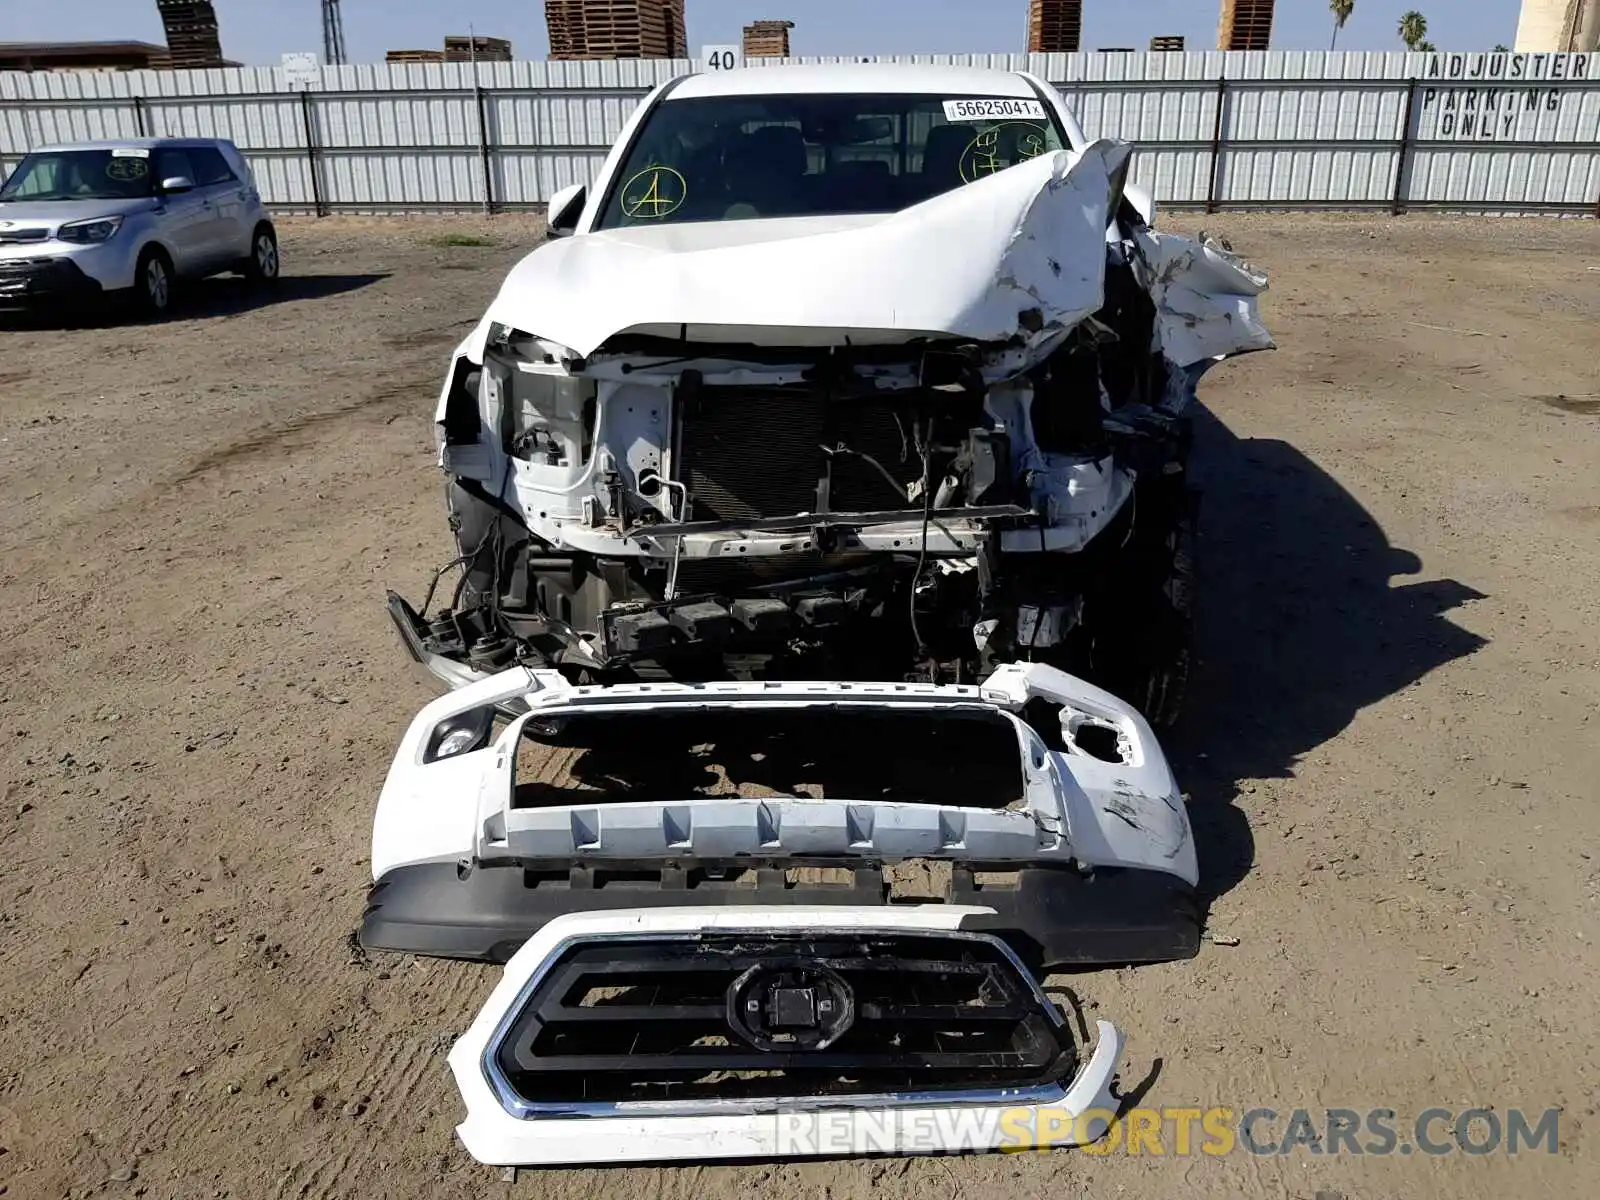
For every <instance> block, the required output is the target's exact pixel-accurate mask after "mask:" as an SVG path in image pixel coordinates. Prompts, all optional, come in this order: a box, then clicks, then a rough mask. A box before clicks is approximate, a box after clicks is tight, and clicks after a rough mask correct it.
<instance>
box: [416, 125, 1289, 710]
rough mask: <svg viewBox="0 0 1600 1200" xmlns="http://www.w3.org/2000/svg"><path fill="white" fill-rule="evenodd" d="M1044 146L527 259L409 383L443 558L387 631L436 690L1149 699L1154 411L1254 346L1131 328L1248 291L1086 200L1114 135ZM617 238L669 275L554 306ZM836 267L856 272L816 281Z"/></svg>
mask: <svg viewBox="0 0 1600 1200" xmlns="http://www.w3.org/2000/svg"><path fill="white" fill-rule="evenodd" d="M1056 157H1057V159H1059V161H1056V162H1054V163H1052V162H1049V161H1045V160H1043V159H1041V160H1039V162H1037V163H1029V164H1025V165H1024V166H1021V167H1017V168H1013V169H1012V170H1009V171H1006V172H1003V173H1002V175H1000V176H996V177H994V178H992V179H990V180H985V181H983V182H982V183H977V184H973V185H971V186H970V187H967V188H964V189H961V191H960V192H958V193H954V194H951V195H949V196H944V197H939V198H937V199H935V200H930V201H927V202H926V203H924V204H922V205H918V206H916V207H914V208H912V209H908V210H905V211H904V212H901V213H897V214H893V215H891V216H889V217H887V218H884V219H882V220H881V221H878V222H876V223H875V224H873V225H872V226H870V227H852V228H848V229H844V230H841V231H812V230H810V229H809V228H808V229H806V230H799V231H792V232H790V233H786V234H783V235H781V236H780V235H778V234H774V235H773V240H772V241H768V242H758V243H755V244H739V245H736V246H731V247H730V246H725V245H708V246H704V247H701V246H700V245H699V244H698V243H695V244H691V245H690V246H689V247H688V248H687V249H685V248H684V246H683V245H682V244H681V242H682V239H683V237H685V236H688V235H677V236H678V238H679V241H677V242H673V243H670V244H665V243H663V244H656V243H652V242H651V241H650V238H651V237H653V236H655V235H656V233H657V232H658V231H650V232H649V233H636V232H631V231H630V232H628V233H626V234H622V233H618V234H594V235H588V236H587V237H585V238H577V239H570V240H569V241H568V242H567V243H564V244H560V245H557V246H555V247H549V248H544V249H541V250H540V251H536V252H535V253H534V254H532V255H530V256H529V258H528V260H527V261H526V262H525V263H524V264H523V266H522V267H519V268H518V272H514V273H513V276H512V278H511V279H510V280H508V282H507V285H506V289H505V290H504V291H503V292H502V296H501V299H500V300H499V301H497V303H496V305H495V306H494V307H493V308H491V310H490V313H489V315H488V316H487V317H486V318H485V320H484V322H483V323H482V325H481V326H480V327H479V329H478V330H477V331H476V333H475V334H474V335H473V337H472V338H470V339H469V340H468V342H467V343H466V344H465V345H463V347H462V348H461V349H460V351H459V352H458V354H457V357H456V359H455V361H454V364H453V366H452V370H451V374H450V377H449V379H448V381H447V385H446V388H445V390H444V394H443V395H442V397H441V400H440V405H439V410H438V425H439V435H440V444H441V465H442V466H443V467H444V469H445V471H446V472H447V474H448V475H449V476H450V484H449V507H450V522H451V525H452V528H453V530H454V533H455V537H456V542H457V545H458V549H459V558H458V559H457V560H456V563H455V564H454V565H457V566H459V567H460V568H461V572H462V573H461V577H460V582H459V584H458V585H457V586H456V587H455V590H454V593H453V594H452V596H451V597H450V600H449V603H448V604H445V605H443V606H442V607H440V608H438V609H437V610H434V611H432V612H430V611H428V610H429V604H428V602H426V601H425V602H424V603H423V604H422V605H421V606H419V607H417V608H413V607H412V606H411V605H410V604H408V603H407V602H406V601H404V600H402V599H401V598H400V597H398V596H395V595H393V594H391V597H390V610H391V614H392V615H393V617H394V620H395V622H396V624H397V626H398V628H399V629H400V632H401V636H402V637H403V638H404V639H405V641H406V644H407V646H408V648H409V649H410V651H411V653H412V654H413V656H414V657H416V658H417V659H418V660H419V661H421V662H423V663H425V664H427V665H428V666H430V668H432V669H433V670H434V673H435V674H437V675H439V676H441V677H442V678H446V679H447V680H448V681H449V682H450V683H451V684H452V685H459V684H461V683H462V682H465V681H469V680H471V679H473V678H479V677H481V676H483V675H486V674H491V673H493V672H494V671H496V670H499V669H502V668H504V667H506V666H509V665H511V664H513V663H526V664H528V665H533V666H553V667H557V668H559V669H562V670H564V671H567V672H568V673H569V674H572V675H573V676H574V677H575V678H579V677H581V678H587V679H592V680H595V681H601V682H608V681H615V680H625V679H660V678H669V679H715V678H806V677H810V678H839V677H849V678H865V679H898V678H924V679H934V680H953V681H963V680H967V681H970V680H973V679H977V678H980V677H982V676H983V675H984V674H986V673H988V671H989V670H990V669H992V667H993V665H994V664H995V663H996V662H1001V661H1009V660H1012V659H1018V658H1025V659H1030V660H1035V661H1046V662H1051V663H1054V664H1056V665H1059V666H1061V667H1063V668H1065V669H1069V670H1072V671H1075V672H1077V673H1080V674H1083V675H1085V676H1087V677H1089V678H1092V679H1094V680H1095V681H1096V682H1098V683H1101V684H1102V685H1104V686H1106V687H1108V688H1109V689H1111V690H1113V691H1115V692H1117V693H1118V694H1122V695H1126V696H1128V697H1130V698H1132V699H1134V701H1135V702H1136V703H1138V704H1139V705H1140V707H1141V708H1142V709H1143V710H1144V711H1145V712H1147V713H1148V714H1150V715H1151V716H1152V718H1153V719H1156V720H1158V721H1162V720H1167V719H1170V717H1171V716H1172V715H1173V714H1174V713H1175V710H1176V703H1177V697H1178V696H1179V695H1180V694H1181V691H1182V683H1183V676H1184V674H1185V671H1186V664H1187V644H1186V636H1187V615H1188V596H1189V580H1188V573H1189V541H1190V538H1191V536H1192V519H1193V504H1194V502H1193V497H1192V494H1191V489H1190V488H1189V486H1188V483H1187V476H1186V468H1187V459H1188V449H1189V428H1188V423H1187V417H1186V415H1185V412H1184V409H1185V407H1186V406H1187V405H1188V404H1189V402H1190V401H1191V400H1192V399H1193V397H1194V388H1195V384H1196V382H1197V381H1198V379H1199V377H1200V375H1201V374H1202V373H1203V371H1204V370H1205V369H1206V368H1207V367H1209V366H1210V365H1211V364H1212V363H1214V362H1215V361H1217V360H1218V359H1219V358H1220V357H1223V356H1225V355H1226V354H1227V353H1236V352H1240V350H1241V349H1253V348H1260V347H1261V345H1262V344H1270V343H1269V342H1264V341H1263V339H1264V337H1265V335H1264V331H1261V330H1260V329H1259V326H1258V325H1257V324H1255V323H1253V321H1250V320H1240V321H1237V322H1235V323H1234V324H1233V325H1232V326H1231V327H1230V329H1229V330H1228V332H1227V334H1226V335H1225V336H1224V337H1223V338H1222V339H1221V340H1220V341H1219V340H1218V339H1216V338H1213V339H1211V340H1210V341H1209V342H1208V341H1206V339H1204V338H1203V337H1194V336H1191V337H1190V339H1189V340H1190V341H1191V342H1194V343H1196V344H1193V345H1191V344H1184V345H1182V346H1176V345H1174V346H1170V347H1164V345H1163V339H1164V334H1168V340H1171V338H1170V333H1169V331H1170V330H1173V329H1182V330H1184V331H1186V332H1191V331H1193V330H1194V329H1195V328H1196V325H1197V324H1199V325H1200V326H1202V332H1203V326H1204V321H1205V320H1206V319H1207V315H1206V314H1205V313H1202V314H1200V315H1199V316H1198V317H1197V316H1196V314H1195V313H1194V312H1193V311H1182V312H1180V311H1176V310H1174V309H1173V308H1171V307H1170V306H1169V305H1168V300H1169V298H1170V297H1172V296H1174V295H1177V294H1178V293H1179V292H1181V291H1183V288H1184V287H1185V286H1187V287H1188V288H1189V289H1190V290H1189V291H1188V292H1187V293H1185V297H1186V298H1193V297H1194V296H1196V295H1200V296H1202V298H1203V299H1204V300H1205V301H1206V302H1207V303H1209V304H1210V305H1211V307H1212V310H1213V311H1212V314H1211V315H1212V316H1215V313H1216V312H1217V311H1220V310H1221V309H1222V308H1225V307H1227V306H1228V305H1234V306H1237V307H1239V308H1240V312H1241V315H1243V316H1246V317H1248V316H1250V315H1251V313H1250V310H1251V308H1252V306H1253V298H1252V297H1253V294H1254V292H1256V291H1259V289H1260V287H1261V286H1264V281H1263V280H1261V279H1259V277H1256V276H1254V275H1253V274H1251V273H1250V272H1248V271H1247V270H1246V269H1245V268H1243V267H1242V266H1241V265H1239V264H1237V263H1236V262H1235V261H1234V260H1232V259H1231V258H1229V257H1228V256H1226V255H1224V254H1222V253H1221V252H1220V251H1218V250H1216V249H1214V248H1212V247H1200V246H1197V245H1196V244H1195V243H1192V242H1186V241H1185V240H1184V239H1170V238H1166V237H1165V236H1164V235H1157V234H1154V233H1153V232H1151V231H1150V230H1148V229H1146V228H1144V227H1142V225H1140V224H1138V222H1137V218H1136V216H1134V215H1132V214H1131V210H1129V209H1128V206H1126V205H1121V206H1120V208H1119V197H1120V188H1121V176H1122V173H1123V172H1124V171H1125V169H1126V148H1125V147H1118V146H1115V145H1114V144H1110V143H1097V146H1096V147H1092V148H1091V150H1090V151H1089V152H1085V153H1084V154H1083V155H1082V156H1072V155H1065V154H1063V155H1059V156H1056ZM1007 177H1009V178H1007ZM984 205H987V207H982V206H984ZM975 206H979V207H975ZM1008 206H1009V208H1008ZM995 208H998V210H999V211H1000V212H1001V213H1002V214H1006V213H1011V212H1014V216H1007V217H1005V218H1004V219H1000V220H998V221H997V220H996V219H995V218H994V216H993V211H992V210H994V209H995ZM979 212H981V213H982V219H983V220H984V221H985V222H986V223H987V225H988V226H989V227H990V228H989V234H988V236H989V242H990V245H992V249H990V248H989V247H988V246H985V245H984V244H983V240H982V239H981V238H977V237H976V235H974V234H973V233H972V229H971V226H972V223H973V221H974V220H976V219H977V218H976V217H975V216H974V214H975V213H979ZM763 224H770V225H774V226H781V225H783V224H784V222H770V223H763ZM1108 227H1109V229H1110V231H1111V232H1110V233H1109V234H1108V233H1107V229H1108ZM958 235H959V236H964V237H966V238H967V239H968V241H969V243H971V242H973V241H976V242H977V243H978V244H977V245H976V246H974V247H972V252H973V253H975V254H976V255H977V257H978V260H979V266H978V267H977V268H974V267H972V266H971V264H967V265H966V266H964V267H963V268H962V269H961V271H960V272H956V273H955V274H954V275H953V277H952V278H950V279H947V280H942V281H941V284H940V286H941V287H942V288H943V290H944V294H939V293H938V292H937V291H936V292H935V294H934V295H933V297H932V298H931V299H930V298H928V297H927V296H926V295H925V294H924V295H920V296H916V297H913V296H911V295H909V294H904V295H903V294H901V293H900V292H896V291H894V289H893V288H892V287H889V288H887V289H886V288H885V286H884V285H883V284H882V283H881V281H882V279H883V278H884V277H885V273H886V272H889V271H893V270H896V269H899V268H898V267H896V265H895V264H900V266H901V267H903V265H904V264H905V263H906V262H907V261H909V258H910V256H914V255H915V254H917V253H918V252H919V248H922V252H924V253H926V252H928V250H927V248H929V247H934V246H938V245H942V244H945V243H946V242H947V241H948V239H949V238H950V237H954V236H958ZM693 236H696V237H701V238H704V237H706V236H707V235H706V234H705V233H704V232H699V233H696V234H695V235H693ZM608 239H609V240H608ZM659 241H660V239H659V238H657V242H659ZM577 243H588V244H587V245H582V246H579V245H577ZM596 243H599V244H596ZM552 250H554V251H556V252H558V253H559V254H560V255H561V256H562V257H563V258H564V260H565V261H556V259H557V254H553V253H552ZM569 251H570V252H569ZM1185 254H1186V255H1187V257H1185ZM641 255H643V256H646V257H645V258H644V260H643V263H644V266H646V267H648V268H649V269H650V270H651V271H653V272H654V274H655V276H656V279H655V284H656V286H655V287H654V288H653V289H651V288H646V289H645V290H646V291H653V292H654V293H657V294H659V295H661V296H683V295H686V294H687V295H689V296H690V298H689V299H685V300H682V301H680V302H678V303H677V304H676V305H675V304H674V303H669V302H666V301H660V302H656V303H654V304H652V303H649V302H638V303H632V302H630V301H629V300H628V299H627V297H626V296H623V297H621V298H619V300H618V305H619V308H618V311H617V312H616V313H614V314H610V315H609V318H607V317H600V316H594V315H592V314H591V315H589V316H587V317H583V318H582V319H580V318H568V319H567V320H566V321H565V323H564V321H563V316H562V314H561V313H560V312H559V311H557V309H558V308H559V288H560V287H561V286H562V284H563V283H565V284H567V285H568V286H569V287H574V288H575V289H576V284H575V283H574V281H578V282H583V281H584V280H585V279H586V278H588V276H587V275H586V274H585V271H586V270H592V272H593V273H594V274H599V273H600V270H601V268H602V267H604V266H606V265H607V264H608V263H611V262H613V260H614V261H615V263H619V264H621V263H631V262H634V261H635V260H639V259H640V256H641ZM730 255H731V256H734V257H736V258H737V259H738V261H737V263H734V262H732V261H731V259H730ZM986 256H987V257H986ZM863 259H870V260H871V261H867V262H863ZM718 264H721V265H723V266H724V267H733V266H737V268H738V274H739V275H740V277H744V278H750V277H757V276H760V275H763V274H771V275H772V276H773V277H775V278H781V279H787V280H790V281H792V283H793V286H794V287H795V288H796V289H797V290H798V292H799V294H800V298H799V299H791V300H790V301H787V302H779V301H772V300H771V299H770V298H768V299H764V300H763V302H762V305H761V308H760V310H755V311H749V314H748V316H744V317H741V311H742V310H741V308H740V305H739V304H738V303H737V302H736V301H737V298H736V297H734V298H729V297H727V296H723V295H720V294H719V295H717V296H715V297H713V298H712V299H711V300H706V299H704V298H703V297H702V298H701V300H699V301H698V302H697V301H695V300H694V299H693V293H694V291H695V287H694V285H695V284H696V283H697V282H698V283H699V284H700V285H701V290H702V291H704V281H705V279H706V277H707V275H708V273H709V272H711V271H712V270H713V269H714V268H715V267H716V266H717V265H718ZM952 270H953V269H952ZM519 272H520V273H521V276H520V277H519ZM800 272H804V273H805V274H804V275H803V276H801V277H799V278H797V277H796V276H797V273H800ZM850 272H855V273H856V274H857V275H864V276H866V277H870V278H872V279H875V280H878V281H880V282H879V284H878V290H879V292H880V293H882V294H881V295H880V296H879V297H878V298H876V299H873V298H869V299H868V300H865V301H863V300H861V299H859V297H853V296H852V295H850V294H848V291H847V289H846V288H845V287H844V286H843V285H841V284H840V283H839V281H838V278H837V277H838V276H839V275H840V274H841V273H845V274H846V276H847V282H848V274H849V273H850ZM1197 273H1198V274H1199V275H1201V276H1203V277H1204V278H1203V280H1202V283H1201V284H1200V285H1199V287H1208V288H1209V290H1207V291H1203V292H1202V291H1200V290H1198V287H1197V285H1196V274H1197ZM824 276H825V277H826V288H825V289H823V290H825V291H826V293H827V294H826V295H823V296H818V295H810V296H808V295H807V289H808V287H810V286H811V285H812V283H813V282H814V281H816V280H818V279H821V278H822V277H824ZM615 278H621V275H620V274H619V275H617V276H615ZM638 286H640V287H641V288H643V287H644V286H645V285H644V284H640V285H638ZM820 286H821V285H820V284H819V285H817V287H813V288H812V291H816V290H819V288H820ZM860 286H861V287H862V288H867V287H868V286H869V284H868V282H867V278H865V277H863V278H862V279H861V280H860ZM541 289H542V290H541ZM1229 289H1231V291H1230V290H1229ZM547 291H551V292H553V293H554V294H553V295H549V296H547V295H546V292H547ZM902 291H904V288H902ZM925 292H926V289H924V293H925ZM1223 301H1225V303H1223ZM917 305H920V306H921V308H922V309H924V310H926V311H925V312H919V311H917V308H916V306H917ZM1191 307H1192V306H1191ZM1225 315H1226V316H1228V317H1229V318H1230V319H1231V317H1232V315H1233V314H1231V313H1228V314H1225ZM744 322H748V323H744ZM619 323H620V324H619ZM552 327H554V328H556V329H560V330H562V332H561V333H560V334H559V335H557V334H554V333H552ZM431 595H432V592H431V591H430V597H431Z"/></svg>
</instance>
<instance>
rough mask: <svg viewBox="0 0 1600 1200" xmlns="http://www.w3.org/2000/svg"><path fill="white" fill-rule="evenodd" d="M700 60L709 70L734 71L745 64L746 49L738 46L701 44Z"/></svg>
mask: <svg viewBox="0 0 1600 1200" xmlns="http://www.w3.org/2000/svg"><path fill="white" fill-rule="evenodd" d="M700 61H701V62H703V63H704V64H705V69H706V70H708V71H732V70H735V69H737V68H739V67H742V66H744V50H743V49H742V48H740V47H738V46H701V47H700Z"/></svg>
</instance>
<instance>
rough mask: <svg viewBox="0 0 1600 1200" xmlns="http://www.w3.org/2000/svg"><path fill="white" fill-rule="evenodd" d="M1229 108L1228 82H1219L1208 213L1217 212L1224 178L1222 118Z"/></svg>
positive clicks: (1212, 136) (1207, 197)
mask: <svg viewBox="0 0 1600 1200" xmlns="http://www.w3.org/2000/svg"><path fill="white" fill-rule="evenodd" d="M1227 106H1228V80H1227V78H1226V77H1220V78H1218V80H1217V116H1216V120H1215V121H1214V122H1212V125H1211V179H1210V181H1209V182H1208V183H1207V184H1206V211H1207V212H1208V213H1214V212H1216V211H1217V184H1218V183H1219V182H1220V180H1221V178H1222V117H1223V110H1224V109H1226V108H1227Z"/></svg>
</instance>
